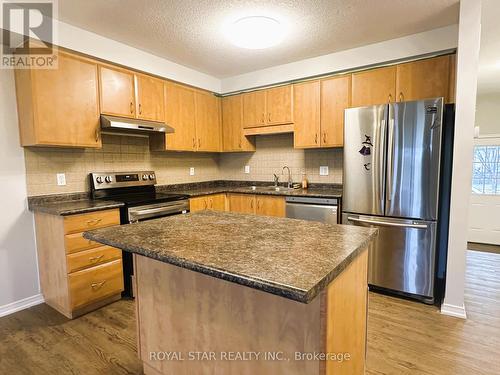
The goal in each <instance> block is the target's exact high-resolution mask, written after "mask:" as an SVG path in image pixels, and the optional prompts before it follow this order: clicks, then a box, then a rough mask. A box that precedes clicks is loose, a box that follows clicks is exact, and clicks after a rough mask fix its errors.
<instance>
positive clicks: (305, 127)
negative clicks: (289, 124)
mask: <svg viewBox="0 0 500 375" xmlns="http://www.w3.org/2000/svg"><path fill="white" fill-rule="evenodd" d="M320 89H321V83H320V81H311V82H304V83H298V84H295V85H294V88H293V90H294V95H293V111H294V114H293V118H294V120H295V123H294V146H295V147H297V148H315V147H319V145H320V138H319V137H320V132H321V130H320V95H321V90H320Z"/></svg>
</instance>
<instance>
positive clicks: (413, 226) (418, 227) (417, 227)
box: [347, 217, 427, 229]
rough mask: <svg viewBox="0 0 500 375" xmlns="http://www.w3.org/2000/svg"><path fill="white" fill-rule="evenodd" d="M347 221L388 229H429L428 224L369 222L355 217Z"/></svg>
mask: <svg viewBox="0 0 500 375" xmlns="http://www.w3.org/2000/svg"><path fill="white" fill-rule="evenodd" d="M347 220H349V221H354V222H356V223H365V224H373V225H385V226H388V227H402V228H415V229H427V225H426V224H402V223H389V222H386V221H378V220H367V219H357V218H355V217H348V218H347Z"/></svg>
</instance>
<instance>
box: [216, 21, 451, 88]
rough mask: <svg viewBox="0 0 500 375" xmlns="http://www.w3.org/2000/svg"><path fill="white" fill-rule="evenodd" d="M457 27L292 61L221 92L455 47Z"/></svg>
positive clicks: (236, 80)
mask: <svg viewBox="0 0 500 375" xmlns="http://www.w3.org/2000/svg"><path fill="white" fill-rule="evenodd" d="M457 36H458V27H457V25H452V26H447V27H443V28H439V29H435V30H430V31H426V32H423V33H419V34H414V35H409V36H405V37H402V38H397V39H392V40H388V41H384V42H380V43H375V44H370V45H367V46H363V47H359V48H353V49H350V50H346V51H341V52H335V53H331V54H329V55H323V56H319V57H314V58H311V59H306V60H301V61H296V62H293V63H289V64H284V65H279V66H275V67H272V68H267V69H262V70H258V71H255V72H250V73H246V74H242V75H238V76H234V77H229V78H225V79H223V80H222V85H221V87H222V92H224V93H228V92H232V91H238V90H243V89H247V88H252V87H258V86H264V85H269V84H273V83H279V82H286V81H290V80H294V79H299V78H304V77H312V76H316V75H320V74H326V73H331V72H338V71H342V70H347V69H353V68H359V67H364V66H369V65H373V64H380V63H383V62H387V61H393V60H399V59H404V58H408V57H413V56H419V55H424V54H428V53H432V52H437V51H444V50H448V49H454V48H456V47H457Z"/></svg>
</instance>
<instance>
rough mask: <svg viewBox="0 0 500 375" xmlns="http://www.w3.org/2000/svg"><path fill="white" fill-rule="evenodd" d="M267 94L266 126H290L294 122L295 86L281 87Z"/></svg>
mask: <svg viewBox="0 0 500 375" xmlns="http://www.w3.org/2000/svg"><path fill="white" fill-rule="evenodd" d="M265 92H266V111H267V113H266V124H267V125H277V124H290V123H292V122H293V112H292V109H293V104H292V99H293V86H292V85H287V86H280V87H274V88H271V89H268V90H266V91H265Z"/></svg>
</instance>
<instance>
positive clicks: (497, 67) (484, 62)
mask: <svg viewBox="0 0 500 375" xmlns="http://www.w3.org/2000/svg"><path fill="white" fill-rule="evenodd" d="M499 17H500V1H499V0H483V8H482V17H481V49H480V51H479V76H478V86H477V89H478V95H483V94H490V93H500V23H499Z"/></svg>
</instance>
